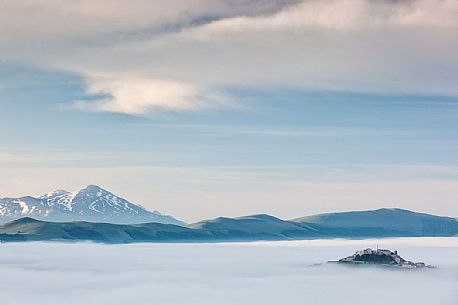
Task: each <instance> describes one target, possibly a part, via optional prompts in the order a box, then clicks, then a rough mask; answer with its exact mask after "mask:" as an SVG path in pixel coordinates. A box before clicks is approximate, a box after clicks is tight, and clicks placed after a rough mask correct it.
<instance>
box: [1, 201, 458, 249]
mask: <svg viewBox="0 0 458 305" xmlns="http://www.w3.org/2000/svg"><path fill="white" fill-rule="evenodd" d="M425 236H433V237H438V236H444V237H445V236H458V221H457V220H456V219H454V218H450V217H441V216H434V215H429V214H424V213H416V212H412V211H408V210H401V209H379V210H374V211H359V212H345V213H331V214H321V215H315V216H308V217H303V218H298V219H294V220H282V219H279V218H276V217H273V216H270V215H263V214H261V215H252V216H245V217H239V218H226V217H220V218H216V219H213V220H206V221H201V222H198V223H194V224H190V225H188V226H178V225H173V224H159V223H144V224H131V225H126V224H110V223H95V222H66V223H63V222H47V221H39V220H35V219H32V218H29V217H27V218H22V219H19V220H15V221H12V222H9V223H6V224H3V225H1V226H0V240H1V241H32V240H33V241H38V240H42V241H43V240H46V241H50V240H55V241H95V242H104V243H132V242H217V241H255V240H294V239H319V238H383V237H425Z"/></svg>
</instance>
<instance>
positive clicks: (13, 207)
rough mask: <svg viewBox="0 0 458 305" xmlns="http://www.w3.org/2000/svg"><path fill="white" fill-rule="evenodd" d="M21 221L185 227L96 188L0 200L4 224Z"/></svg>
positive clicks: (0, 217)
mask: <svg viewBox="0 0 458 305" xmlns="http://www.w3.org/2000/svg"><path fill="white" fill-rule="evenodd" d="M21 217H32V218H35V219H38V220H46V221H54V222H65V221H89V222H108V223H116V224H134V223H148V222H157V223H167V224H176V225H185V224H184V222H181V221H179V220H176V219H175V218H173V217H171V216H167V215H162V214H161V213H159V212H157V211H154V212H150V211H148V210H146V209H145V208H143V207H141V206H140V205H136V204H133V203H130V202H129V201H127V200H125V199H123V198H121V197H118V196H116V195H114V194H112V193H110V192H108V191H106V190H104V189H102V188H100V187H98V186H96V185H89V186H87V187H85V188H83V189H81V190H79V191H77V192H73V193H70V192H67V191H64V190H57V191H54V192H51V193H48V194H45V195H43V196H40V197H32V196H25V197H20V198H0V223H5V222H8V221H12V220H16V219H19V218H21Z"/></svg>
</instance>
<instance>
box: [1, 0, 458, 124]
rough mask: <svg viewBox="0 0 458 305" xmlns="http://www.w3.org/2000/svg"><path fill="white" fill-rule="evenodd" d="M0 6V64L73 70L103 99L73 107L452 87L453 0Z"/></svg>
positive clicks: (183, 106) (142, 106)
mask: <svg viewBox="0 0 458 305" xmlns="http://www.w3.org/2000/svg"><path fill="white" fill-rule="evenodd" d="M2 5H3V6H4V7H3V8H2V10H0V19H1V20H2V27H1V29H0V35H1V37H2V39H1V40H0V50H1V51H0V60H14V61H19V62H23V63H27V64H31V65H37V66H41V67H45V68H48V69H58V70H63V71H68V72H70V73H75V74H78V75H80V76H81V77H82V78H84V79H85V80H86V82H87V90H88V93H89V94H92V93H96V94H98V93H103V94H106V96H109V97H110V98H109V99H107V100H101V101H100V100H99V101H95V102H94V104H91V103H90V102H89V101H86V102H81V101H79V102H77V103H76V104H75V105H76V107H77V108H79V109H85V110H92V111H93V110H97V111H116V112H123V113H128V114H135V115H138V114H144V113H147V112H149V111H151V110H153V111H154V110H155V109H171V110H189V109H196V108H199V107H202V105H207V106H211V105H212V103H218V98H217V99H216V101H215V96H214V92H215V91H217V92H224V89H225V88H230V87H238V86H242V87H266V86H268V87H294V88H299V89H302V90H308V89H313V90H341V91H358V92H370V93H409V94H440V95H458V86H457V84H456V79H457V78H458V59H457V57H456V56H455V53H457V52H458V42H457V40H456V38H455V37H456V33H457V31H458V21H457V19H456V15H458V3H457V2H456V1H454V0H444V1H435V0H418V1H389V0H386V1H369V0H346V1H333V0H327V1H317V0H311V1H274V0H260V1H244V0H219V1H209V0H194V1H175V0H172V1H166V2H164V1H141V0H138V1H133V2H129V3H126V2H118V3H117V5H115V4H113V2H110V5H107V2H106V1H102V0H99V1H78V2H75V3H72V4H65V5H64V4H63V3H62V2H61V1H58V0H53V1H51V0H49V1H42V2H40V3H39V4H38V2H35V1H21V2H17V1H7V2H4V3H3V4H2ZM24 20H26V22H23V21H24ZM30 29H33V30H30ZM100 75H103V76H104V77H103V78H102V79H101V78H100ZM106 76H108V77H106ZM158 89H159V90H158ZM160 91H163V92H161V93H159V92H160ZM218 96H219V98H221V93H220V94H218ZM224 99H225V100H226V101H227V100H230V96H229V95H227V96H225V97H224ZM202 101H204V102H202Z"/></svg>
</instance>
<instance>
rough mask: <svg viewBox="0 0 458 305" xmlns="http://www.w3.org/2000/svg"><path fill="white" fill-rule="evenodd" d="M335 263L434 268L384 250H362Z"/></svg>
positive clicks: (395, 252) (396, 252)
mask: <svg viewBox="0 0 458 305" xmlns="http://www.w3.org/2000/svg"><path fill="white" fill-rule="evenodd" d="M337 263H342V264H375V265H381V266H388V267H399V268H406V269H416V268H434V266H431V265H426V264H425V263H423V262H417V263H415V262H412V261H408V260H405V259H403V258H402V257H401V256H399V254H398V251H391V250H386V249H378V248H377V249H376V250H373V249H370V248H367V249H364V250H359V251H356V252H355V254H353V255H351V256H348V257H345V258H342V259H340V260H339V261H337Z"/></svg>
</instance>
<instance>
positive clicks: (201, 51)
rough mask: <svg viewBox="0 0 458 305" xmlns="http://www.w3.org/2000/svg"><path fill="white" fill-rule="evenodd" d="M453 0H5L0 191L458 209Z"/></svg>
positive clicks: (159, 203) (294, 211)
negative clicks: (92, 190)
mask: <svg viewBox="0 0 458 305" xmlns="http://www.w3.org/2000/svg"><path fill="white" fill-rule="evenodd" d="M456 16H458V2H456V1H454V0H451V1H447V0H444V1H433V0H418V1H414V0H412V1H400V0H386V1H368V0H348V1H332V0H329V1H316V0H310V1H295V0H284V1H280V0H256V1H248V0H211V1H210V0H190V1H178V0H168V1H146V0H145V1H143V0H135V1H129V2H128V3H127V2H125V1H104V0H95V1H94V0H92V1H89V0H88V1H86V0H82V1H71V2H69V1H63V0H42V1H34V0H24V1H10V0H4V1H0V197H15V196H22V195H35V196H37V195H41V194H43V193H46V192H49V191H51V190H54V189H67V190H70V191H73V190H77V189H79V188H81V187H83V186H85V185H88V184H97V185H100V186H101V187H103V188H105V189H108V190H110V191H112V192H113V193H115V194H117V195H119V196H122V197H124V198H126V199H128V200H129V201H131V202H134V203H138V204H142V205H143V206H145V207H146V208H148V209H152V210H158V211H160V212H162V213H165V214H171V215H173V216H175V217H177V218H179V219H182V220H184V221H188V222H192V221H197V220H201V219H206V218H213V217H216V216H239V215H247V214H253V213H269V214H273V215H275V216H278V217H282V218H286V219H288V218H295V217H300V216H304V215H309V214H314V213H322V212H332V211H346V210H366V209H374V208H380V207H400V208H406V209H412V210H416V211H422V212H429V213H434V214H439V215H448V216H454V217H456V216H458V204H457V202H456V198H458V157H457V156H458V81H457V80H458V58H457V56H456V54H458V38H457V37H458V19H457V18H456Z"/></svg>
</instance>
